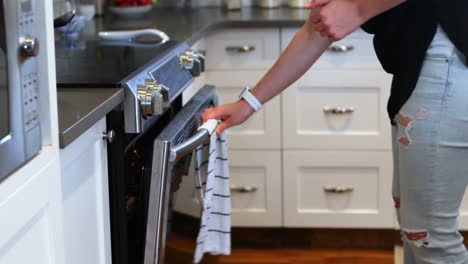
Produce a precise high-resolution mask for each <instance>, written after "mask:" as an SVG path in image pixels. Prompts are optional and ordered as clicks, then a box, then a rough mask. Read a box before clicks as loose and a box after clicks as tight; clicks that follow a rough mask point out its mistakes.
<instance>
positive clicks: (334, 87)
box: [283, 71, 391, 150]
mask: <svg viewBox="0 0 468 264" xmlns="http://www.w3.org/2000/svg"><path fill="white" fill-rule="evenodd" d="M390 84H391V77H390V75H388V74H386V73H384V72H381V71H309V72H308V73H306V74H305V75H304V76H303V77H302V78H301V79H300V80H298V81H297V82H296V83H295V84H293V85H292V86H291V87H290V88H289V89H288V90H286V92H285V93H283V124H284V125H283V135H284V137H283V147H284V148H289V149H310V148H313V149H334V150H341V149H358V150H361V149H391V136H390V134H391V133H390V130H391V129H390V121H389V119H388V117H387V112H386V102H387V99H388V96H389V90H390Z"/></svg>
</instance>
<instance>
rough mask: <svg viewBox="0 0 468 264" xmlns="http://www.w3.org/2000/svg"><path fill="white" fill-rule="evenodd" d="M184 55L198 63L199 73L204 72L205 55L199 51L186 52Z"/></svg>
mask: <svg viewBox="0 0 468 264" xmlns="http://www.w3.org/2000/svg"><path fill="white" fill-rule="evenodd" d="M185 55H187V56H188V57H191V58H195V59H197V60H199V61H200V69H201V72H205V55H204V54H203V52H200V51H193V50H187V51H186V52H185Z"/></svg>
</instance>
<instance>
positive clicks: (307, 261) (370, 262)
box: [167, 235, 396, 264]
mask: <svg viewBox="0 0 468 264" xmlns="http://www.w3.org/2000/svg"><path fill="white" fill-rule="evenodd" d="M167 247H168V253H167V254H168V256H169V257H170V256H171V255H172V256H177V257H176V258H175V257H171V260H172V259H177V261H171V264H178V263H181V264H182V263H191V260H192V252H193V247H194V245H193V242H192V241H190V240H188V239H185V238H183V237H181V236H177V235H174V236H172V237H171V239H170V240H169V241H168V244H167ZM202 263H203V264H243V263H252V264H394V263H396V262H395V258H394V252H393V250H363V249H359V250H348V249H347V250H338V249H327V250H320V249H268V248H261V249H243V248H235V249H233V251H232V255H231V256H219V257H213V256H208V257H205V258H204V261H203V262H202Z"/></svg>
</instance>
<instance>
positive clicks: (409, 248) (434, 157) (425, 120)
mask: <svg viewBox="0 0 468 264" xmlns="http://www.w3.org/2000/svg"><path fill="white" fill-rule="evenodd" d="M465 63H466V61H465V58H464V56H463V55H462V54H461V53H460V52H459V51H458V50H457V49H456V48H455V47H454V45H453V44H452V42H451V41H450V40H449V39H448V37H447V36H446V35H445V33H444V32H443V31H442V29H441V28H440V27H439V29H438V30H437V33H436V35H435V37H434V39H433V41H432V43H431V45H430V47H429V49H428V51H427V54H426V58H425V60H424V64H423V68H422V71H421V74H420V77H419V80H418V83H417V86H416V88H415V90H414V92H413V94H412V95H411V97H410V98H409V100H408V101H407V102H406V104H405V105H404V106H403V107H402V109H401V111H400V113H399V114H398V115H397V116H396V118H395V121H396V125H395V126H393V131H392V132H393V154H394V179H393V195H394V200H395V206H396V208H397V215H398V220H399V223H400V227H401V230H402V238H403V242H404V252H405V253H404V259H405V262H404V263H405V264H416V263H418V264H419V263H431V264H451V263H463V264H466V263H468V252H467V250H466V248H465V246H464V245H463V237H462V236H461V234H460V233H459V232H458V221H459V219H458V217H459V209H460V204H461V201H462V199H463V195H464V192H465V188H466V186H467V182H468V68H467V67H466V66H465Z"/></svg>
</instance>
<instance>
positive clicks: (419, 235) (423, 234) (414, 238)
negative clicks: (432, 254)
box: [402, 229, 430, 247]
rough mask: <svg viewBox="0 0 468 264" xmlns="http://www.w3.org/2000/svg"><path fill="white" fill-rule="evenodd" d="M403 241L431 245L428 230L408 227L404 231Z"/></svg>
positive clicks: (421, 245)
mask: <svg viewBox="0 0 468 264" xmlns="http://www.w3.org/2000/svg"><path fill="white" fill-rule="evenodd" d="M402 238H403V241H406V242H408V243H412V244H413V245H415V246H417V247H429V246H430V245H429V233H428V232H427V231H426V230H411V229H406V230H403V232H402Z"/></svg>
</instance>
